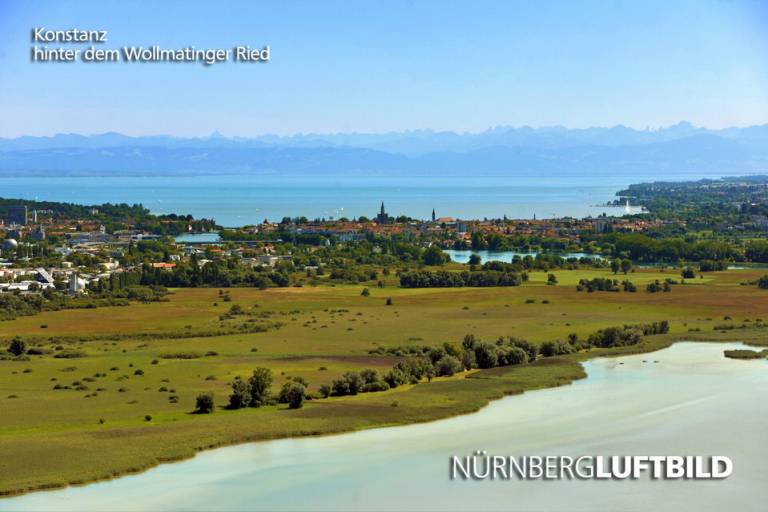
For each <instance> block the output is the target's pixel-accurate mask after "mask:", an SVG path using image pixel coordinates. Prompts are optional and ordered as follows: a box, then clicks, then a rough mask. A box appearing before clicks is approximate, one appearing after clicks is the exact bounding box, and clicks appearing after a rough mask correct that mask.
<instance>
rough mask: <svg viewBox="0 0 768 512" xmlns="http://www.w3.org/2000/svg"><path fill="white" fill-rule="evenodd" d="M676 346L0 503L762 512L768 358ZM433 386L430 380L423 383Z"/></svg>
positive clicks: (3, 506) (709, 346) (19, 506)
mask: <svg viewBox="0 0 768 512" xmlns="http://www.w3.org/2000/svg"><path fill="white" fill-rule="evenodd" d="M738 347H741V345H740V344H714V343H678V344H675V345H673V346H672V347H670V348H668V349H665V350H661V351H658V352H655V353H652V354H641V355H636V356H627V357H621V358H612V359H596V360H593V361H589V362H587V363H585V369H586V371H587V373H588V375H589V376H588V378H586V379H582V380H579V381H576V382H575V383H573V384H572V385H570V386H564V387H561V388H554V389H546V390H540V391H534V392H528V393H525V394H523V395H518V396H511V397H507V398H504V399H501V400H497V401H495V402H492V403H491V404H490V405H489V406H488V407H486V408H484V409H482V410H481V411H480V412H478V413H475V414H469V415H465V416H459V417H456V418H451V419H447V420H442V421H436V422H432V423H425V424H420V425H411V426H406V427H392V428H381V429H374V430H368V431H363V432H356V433H352V434H343V435H337V436H328V437H319V438H297V439H285V440H279V441H271V442H262V443H250V444H245V445H239V446H233V447H227V448H221V449H216V450H211V451H208V452H203V453H201V454H199V455H198V456H196V457H195V458H194V459H191V460H188V461H184V462H179V463H175V464H166V465H163V466H160V467H157V468H154V469H152V470H150V471H147V472H145V473H142V474H139V475H133V476H127V477H123V478H119V479H117V480H112V481H108V482H100V483H96V484H91V485H88V486H84V487H73V488H68V489H63V490H58V491H50V492H39V493H33V494H30V495H26V496H21V497H16V498H9V499H0V510H3V511H5V510H8V511H10V510H14V511H22V510H77V511H85V510H308V511H322V510H342V511H356V510H360V511H372V510H392V509H400V510H418V511H422V510H435V511H437V510H439V511H466V510H521V511H530V510H554V511H580V510H583V511H590V512H591V511H594V510H615V511H634V510H655V511H662V512H663V511H675V512H678V511H680V510H697V511H717V512H722V511H724V510H738V511H763V510H765V503H766V501H767V500H768V485H766V482H767V481H768V464H766V460H768V443H766V442H765V433H766V425H768V401H766V400H765V392H766V390H768V361H765V360H762V361H737V360H733V359H726V358H725V357H723V350H725V349H727V348H738ZM424 385H428V384H424ZM475 450H487V451H488V452H489V453H490V454H491V455H514V456H521V455H568V456H579V455H704V456H708V455H723V456H727V457H730V458H731V459H732V461H733V464H734V470H733V474H732V475H731V476H730V477H729V478H727V479H725V480H716V481H713V480H710V481H701V480H699V481H692V480H688V481H686V480H674V481H672V480H650V479H648V478H647V477H646V478H640V479H638V480H620V481H605V480H601V481H594V480H590V481H583V480H573V481H569V480H558V481H520V480H516V479H513V480H510V481H499V480H497V481H461V480H451V479H450V478H449V461H450V457H451V456H453V455H456V456H465V455H471V454H472V453H474V451H475Z"/></svg>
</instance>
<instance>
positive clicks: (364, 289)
mask: <svg viewBox="0 0 768 512" xmlns="http://www.w3.org/2000/svg"><path fill="white" fill-rule="evenodd" d="M370 294H371V290H369V289H368V288H367V287H366V288H363V291H362V292H360V295H362V296H363V297H368V296H369V295H370Z"/></svg>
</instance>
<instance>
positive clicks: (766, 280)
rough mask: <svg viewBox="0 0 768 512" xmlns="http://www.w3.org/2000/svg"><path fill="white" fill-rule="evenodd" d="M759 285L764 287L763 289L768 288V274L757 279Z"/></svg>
mask: <svg viewBox="0 0 768 512" xmlns="http://www.w3.org/2000/svg"><path fill="white" fill-rule="evenodd" d="M757 287H758V288H762V289H763V290H768V274H766V275H764V276H763V277H761V278H760V279H758V280H757Z"/></svg>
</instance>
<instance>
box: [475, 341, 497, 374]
mask: <svg viewBox="0 0 768 512" xmlns="http://www.w3.org/2000/svg"><path fill="white" fill-rule="evenodd" d="M475 359H476V360H477V367H478V368H483V369H485V368H495V367H496V366H498V364H499V356H498V354H497V353H496V346H494V345H491V344H490V343H480V344H478V345H477V346H476V347H475Z"/></svg>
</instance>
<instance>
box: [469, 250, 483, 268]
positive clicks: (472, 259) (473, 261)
mask: <svg viewBox="0 0 768 512" xmlns="http://www.w3.org/2000/svg"><path fill="white" fill-rule="evenodd" d="M481 261H482V258H480V255H479V254H475V253H472V254H470V255H469V264H470V265H472V266H473V267H474V266H477V265H479V264H480V262H481Z"/></svg>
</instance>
